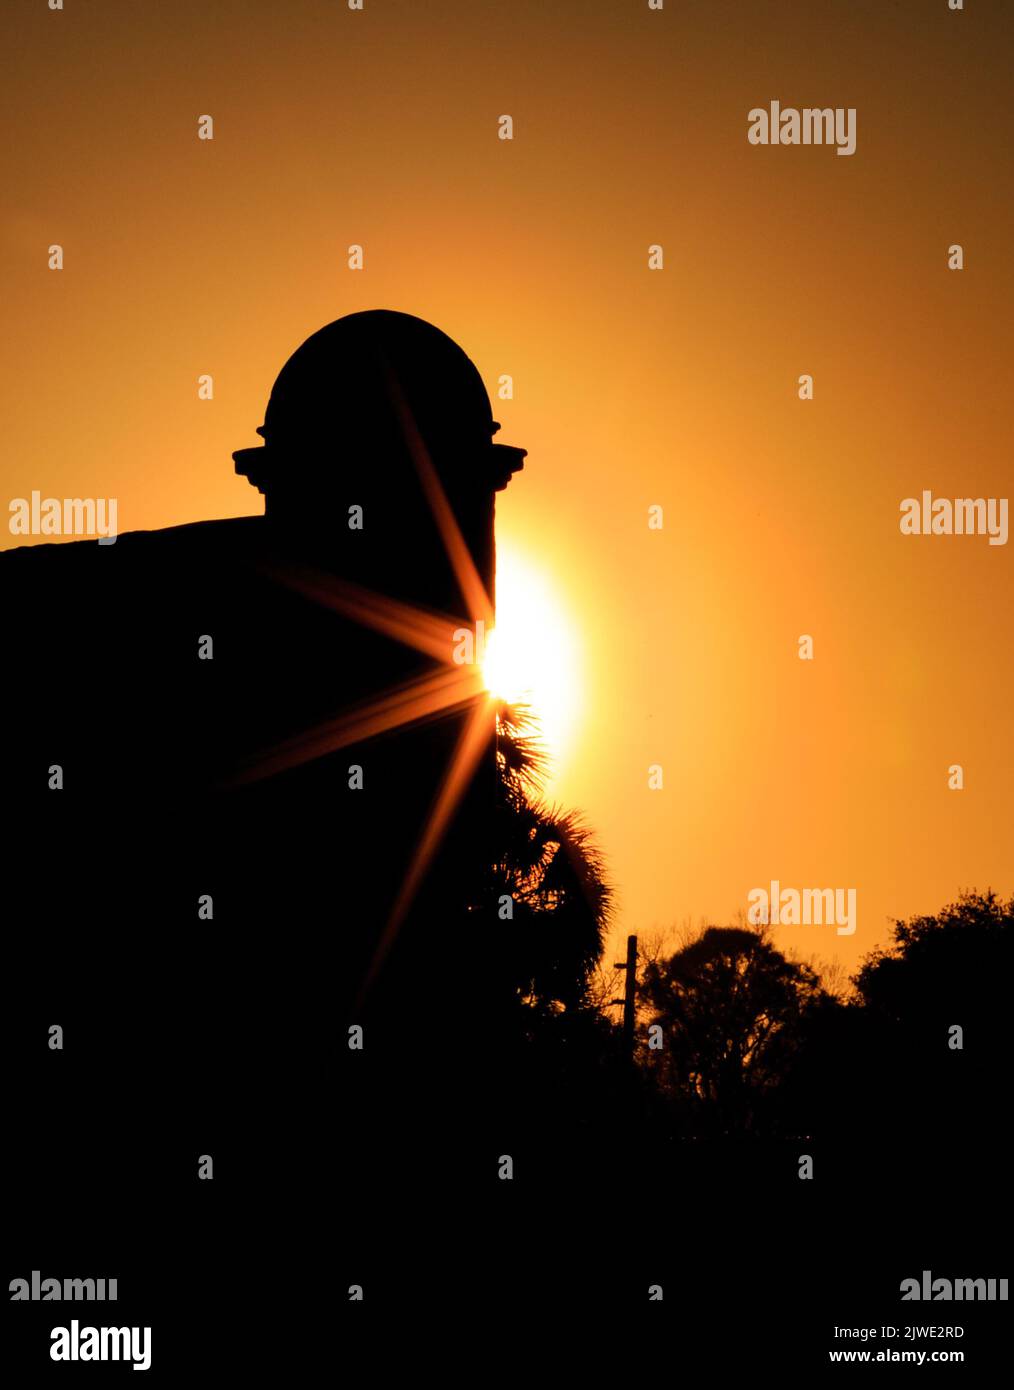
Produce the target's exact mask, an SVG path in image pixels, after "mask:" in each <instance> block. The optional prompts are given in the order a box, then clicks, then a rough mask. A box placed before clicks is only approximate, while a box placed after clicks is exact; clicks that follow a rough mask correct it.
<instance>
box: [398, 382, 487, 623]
mask: <svg viewBox="0 0 1014 1390" xmlns="http://www.w3.org/2000/svg"><path fill="white" fill-rule="evenodd" d="M387 384H388V390H389V392H390V395H391V400H392V402H393V404H394V408H395V410H396V411H397V414H398V419H399V421H400V422H401V428H402V432H403V433H404V436H405V442H406V443H407V445H408V448H409V452H410V453H411V455H412V462H413V463H414V464H415V467H416V472H417V473H418V474H419V481H420V482H421V483H422V488H423V492H424V493H425V495H426V500H427V502H428V503H429V505H430V510H431V511H432V513H433V519H434V520H435V522H436V524H437V529H438V530H439V532H440V537H441V539H442V541H443V543H444V549H445V551H446V552H447V558H448V560H449V561H450V563H451V568H452V569H453V570H454V577H455V579H456V580H457V584H458V588H459V590H460V591H461V597H462V598H463V599H464V601H465V607H466V609H467V611H468V613H469V615H470V619H471V621H472V622H473V623H474V622H485V623H488V624H490V625H492V622H493V604H492V601H491V600H490V597H489V595H488V594H487V593H486V588H485V585H484V584H483V582H482V579H481V578H480V577H479V571H478V570H477V569H476V566H475V561H474V560H473V559H472V553H471V551H470V550H469V548H468V546H467V544H466V543H465V538H464V536H463V535H462V534H461V528H460V527H459V526H458V523H457V520H456V518H455V516H454V512H453V510H452V508H451V504H450V502H448V500H447V494H446V493H445V492H444V489H443V487H442V486H441V483H440V479H439V477H438V476H437V470H436V469H435V468H434V467H433V461H432V459H431V458H430V455H429V450H428V449H427V447H426V443H425V441H424V439H423V437H422V435H421V434H420V432H419V427H418V425H417V424H416V422H415V418H414V416H413V414H412V410H411V407H410V406H409V404H408V401H407V400H406V399H405V393H404V392H403V391H402V389H401V384H400V383H399V381H398V379H397V377H396V376H395V374H394V371H393V370H392V368H391V367H390V366H389V367H388V368H387Z"/></svg>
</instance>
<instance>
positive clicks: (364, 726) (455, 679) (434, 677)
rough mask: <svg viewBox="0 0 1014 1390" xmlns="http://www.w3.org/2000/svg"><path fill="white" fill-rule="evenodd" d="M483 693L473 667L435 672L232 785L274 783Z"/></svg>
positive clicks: (260, 760) (310, 736) (258, 764)
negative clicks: (266, 780) (291, 771)
mask: <svg viewBox="0 0 1014 1390" xmlns="http://www.w3.org/2000/svg"><path fill="white" fill-rule="evenodd" d="M481 691H482V680H481V675H480V672H479V671H478V669H477V668H476V667H474V666H452V667H451V668H450V669H441V670H439V671H435V672H431V673H429V674H427V675H425V676H421V677H419V678H417V679H416V680H414V681H410V682H408V683H407V684H405V685H403V686H398V687H396V688H395V689H393V690H389V691H386V692H384V694H382V695H380V696H378V697H377V698H376V699H373V700H370V701H368V702H367V703H365V704H363V705H361V706H359V707H358V708H356V709H352V710H347V711H345V712H343V713H342V714H340V715H337V716H336V717H335V718H334V719H332V720H328V721H326V722H325V723H322V724H318V725H316V726H315V727H314V728H312V729H307V730H305V731H304V732H302V733H299V734H296V735H295V736H294V737H293V738H291V739H286V740H285V741H284V742H283V743H280V744H277V745H276V746H275V747H273V748H270V749H267V750H266V751H265V752H263V753H262V754H260V755H259V756H258V757H256V759H255V760H254V761H252V762H251V763H250V764H248V765H247V766H246V767H245V768H243V769H242V770H241V771H240V772H239V773H238V774H237V775H236V777H235V778H233V780H232V782H231V783H230V785H232V786H242V785H245V784H247V783H250V782H258V781H261V780H262V779H263V778H265V777H274V776H276V775H277V774H278V773H279V772H287V771H289V769H291V768H294V767H299V766H301V765H302V764H303V763H307V762H311V761H313V760H314V759H315V758H322V757H325V756H327V754H329V753H335V752H337V751H338V749H339V748H346V747H348V745H349V744H353V743H363V742H365V741H366V740H367V739H371V738H376V737H377V736H378V735H380V734H384V733H388V732H390V731H391V730H392V729H399V728H403V727H407V726H408V725H410V724H418V723H420V722H422V721H423V720H426V719H432V718H433V717H434V716H435V715H438V714H443V713H446V712H449V711H450V710H452V709H454V708H455V707H457V706H460V705H463V704H466V703H468V702H469V701H470V700H473V699H474V698H475V697H476V695H478V694H480V693H481Z"/></svg>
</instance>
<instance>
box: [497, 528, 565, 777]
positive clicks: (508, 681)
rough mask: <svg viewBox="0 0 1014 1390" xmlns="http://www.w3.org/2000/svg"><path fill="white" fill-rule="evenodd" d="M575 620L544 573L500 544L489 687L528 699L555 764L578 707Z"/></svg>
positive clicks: (514, 699)
mask: <svg viewBox="0 0 1014 1390" xmlns="http://www.w3.org/2000/svg"><path fill="white" fill-rule="evenodd" d="M577 668H578V661H577V649H576V643H575V640H574V628H573V624H572V622H571V621H570V620H569V618H568V617H567V615H566V614H565V612H564V610H563V608H562V606H561V605H560V602H559V600H558V598H557V596H556V595H555V594H554V592H553V590H552V587H551V585H550V583H549V581H548V580H547V578H546V576H545V575H544V574H541V573H540V572H539V571H538V570H537V569H535V568H534V567H533V566H532V565H531V564H530V563H529V561H528V560H527V558H526V557H524V556H522V555H521V554H519V553H518V552H517V551H516V550H513V549H509V548H508V547H506V546H501V547H500V548H499V549H498V551H497V562H496V628H495V630H494V631H493V632H492V633H491V634H490V636H489V637H488V639H487V641H486V652H485V657H484V659H483V663H482V669H483V677H484V679H485V682H486V688H487V690H489V691H490V693H491V694H493V695H495V696H497V697H498V698H499V699H501V700H506V701H507V702H508V703H510V704H526V705H529V706H530V707H531V710H532V713H533V715H534V716H535V718H536V720H537V722H538V733H539V736H540V737H541V739H542V741H543V743H544V744H545V747H546V751H547V752H548V753H549V755H550V757H551V759H552V761H553V763H554V765H555V766H556V767H558V766H559V763H560V760H561V758H562V756H563V754H564V752H565V750H566V746H567V743H568V741H569V736H570V734H571V732H572V730H573V728H574V725H575V722H576V720H577V716H578V712H579V695H578V685H579V682H578V678H577Z"/></svg>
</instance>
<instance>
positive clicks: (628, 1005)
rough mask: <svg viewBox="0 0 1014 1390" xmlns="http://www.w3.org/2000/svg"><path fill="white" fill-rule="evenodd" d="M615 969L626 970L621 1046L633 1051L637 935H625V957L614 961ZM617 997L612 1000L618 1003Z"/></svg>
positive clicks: (630, 1052) (630, 1051) (629, 1051)
mask: <svg viewBox="0 0 1014 1390" xmlns="http://www.w3.org/2000/svg"><path fill="white" fill-rule="evenodd" d="M615 964H616V969H617V970H625V971H626V972H627V979H626V985H625V988H624V991H623V1046H624V1047H625V1048H626V1050H627V1052H628V1054H632V1053H633V1051H634V1008H635V1000H636V991H637V937H636V936H628V937H627V959H626V960H625V961H622V960H618V961H616V963H615ZM619 1002H620V1001H619V999H615V1000H613V1003H615V1004H618V1003H619Z"/></svg>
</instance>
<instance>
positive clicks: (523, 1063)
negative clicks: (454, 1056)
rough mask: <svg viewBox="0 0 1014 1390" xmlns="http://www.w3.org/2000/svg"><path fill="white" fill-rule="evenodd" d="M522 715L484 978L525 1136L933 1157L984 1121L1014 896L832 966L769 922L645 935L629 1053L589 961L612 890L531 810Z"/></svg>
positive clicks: (597, 859)
mask: <svg viewBox="0 0 1014 1390" xmlns="http://www.w3.org/2000/svg"><path fill="white" fill-rule="evenodd" d="M533 730H534V723H533V721H532V719H531V716H530V714H529V713H528V712H527V711H525V710H523V709H521V710H518V709H516V708H515V709H508V708H506V707H502V708H501V709H500V712H499V734H498V760H499V769H500V784H501V797H500V805H499V811H498V815H499V824H498V834H497V844H498V854H499V862H498V863H497V864H496V865H495V867H494V873H493V876H492V882H491V885H490V890H489V891H490V902H489V903H488V904H486V909H487V911H492V909H493V908H494V906H495V903H496V902H497V901H502V897H501V895H503V894H504V893H508V894H510V895H511V896H512V899H513V904H514V906H513V920H511V921H509V922H504V923H502V924H501V931H500V932H499V933H498V935H497V949H496V953H495V957H494V964H493V969H494V971H495V973H496V976H497V978H498V979H499V980H500V981H501V983H502V992H501V996H500V998H501V1006H502V1013H501V1017H500V1018H499V1019H498V1020H497V1029H498V1030H499V1035H500V1037H501V1039H502V1040H503V1042H504V1046H505V1048H506V1053H505V1055H504V1057H503V1058H502V1061H503V1070H502V1075H501V1078H500V1084H501V1086H502V1087H503V1088H504V1089H505V1090H506V1091H510V1090H511V1089H512V1088H513V1090H514V1098H515V1102H516V1105H517V1110H518V1115H519V1116H520V1117H522V1122H523V1123H525V1122H526V1123H527V1124H528V1125H529V1126H530V1132H531V1133H532V1134H537V1135H538V1136H539V1139H540V1141H541V1142H542V1143H543V1144H544V1143H545V1140H546V1139H547V1137H551V1136H554V1135H555V1136H556V1137H557V1140H558V1143H559V1145H560V1146H562V1147H563V1148H566V1147H567V1145H568V1144H570V1143H572V1142H573V1141H574V1139H575V1137H577V1138H580V1137H582V1136H584V1137H585V1138H591V1137H592V1136H597V1138H598V1139H600V1140H602V1139H604V1140H605V1142H607V1143H608V1144H610V1145H613V1146H615V1139H616V1135H617V1134H618V1133H625V1134H627V1135H636V1136H638V1137H639V1139H641V1140H648V1141H651V1142H655V1143H662V1144H664V1145H669V1146H672V1145H677V1146H681V1145H682V1146H686V1145H693V1144H705V1145H708V1144H710V1145H714V1144H715V1143H718V1144H720V1145H724V1146H726V1147H727V1146H728V1145H729V1144H730V1143H732V1144H736V1143H740V1144H742V1143H747V1144H749V1143H751V1142H755V1143H764V1142H775V1143H777V1142H778V1141H785V1140H790V1139H791V1140H796V1139H806V1140H807V1141H808V1143H809V1144H810V1145H811V1146H812V1145H813V1144H819V1143H822V1142H827V1143H829V1144H833V1145H835V1146H836V1147H837V1149H838V1150H839V1151H842V1150H843V1149H847V1148H848V1147H849V1146H850V1145H853V1146H854V1145H859V1146H862V1145H865V1144H868V1142H869V1141H870V1139H871V1138H873V1137H876V1139H877V1140H878V1141H879V1142H881V1143H883V1144H885V1145H887V1146H889V1147H890V1148H891V1149H892V1150H893V1151H896V1150H898V1149H903V1150H908V1151H912V1152H914V1151H916V1150H920V1149H925V1148H926V1146H927V1145H929V1146H930V1148H931V1149H932V1151H933V1152H934V1154H935V1155H936V1157H937V1158H938V1159H941V1160H942V1156H943V1155H945V1154H946V1152H949V1151H950V1150H952V1149H953V1150H955V1151H956V1150H958V1149H960V1148H962V1147H964V1146H967V1143H968V1139H969V1136H970V1135H975V1136H977V1137H978V1138H979V1139H980V1140H981V1141H982V1142H983V1143H987V1142H990V1139H991V1137H992V1136H995V1135H998V1134H1000V1133H1001V1132H1002V1131H1003V1127H1004V1122H1003V1120H1002V1117H1001V1107H1000V1106H999V1104H998V1097H999V1096H1001V1095H1002V1094H1003V1092H1004V1089H1005V1085H1006V1080H1007V1075H1008V1068H1009V1060H1008V1045H1009V1044H1008V1031H1009V1030H1008V1028H1007V1026H1006V1024H1005V1023H1004V1016H1005V1003H1006V999H1007V997H1008V992H1009V980H1010V975H1011V966H1012V955H1014V896H1012V897H1011V898H1010V899H1008V900H1006V901H1005V900H1004V899H1003V898H1002V897H1000V896H999V895H998V894H997V893H995V892H994V891H993V890H992V889H987V890H985V891H981V892H980V891H968V892H964V893H962V894H961V895H960V897H959V898H958V900H957V901H956V902H953V903H951V904H948V905H946V906H945V907H943V908H942V909H941V910H940V911H939V912H936V913H934V914H932V915H925V916H918V917H914V918H911V919H909V920H899V921H896V922H895V925H894V928H893V932H892V935H891V938H890V941H889V943H888V944H887V945H885V946H882V947H878V948H877V949H875V950H874V951H872V952H871V953H870V954H869V955H868V956H867V957H866V959H865V960H864V962H863V963H862V966H861V968H860V969H859V970H858V972H857V973H856V974H855V975H854V976H853V977H852V978H851V979H847V978H845V977H844V976H843V973H842V971H841V969H840V967H836V966H831V967H828V966H824V965H820V964H819V963H806V962H804V961H801V960H796V959H793V958H792V957H791V956H790V955H789V954H787V953H786V952H784V951H782V950H780V949H779V947H778V946H776V945H775V942H774V940H773V936H772V933H771V930H770V928H768V927H763V926H761V927H748V926H745V925H742V924H737V925H733V926H711V925H709V926H702V927H701V928H699V929H698V930H696V931H694V930H690V929H687V930H685V931H684V932H683V934H682V939H678V940H672V939H670V934H665V935H662V936H658V937H656V938H654V939H649V940H648V941H647V942H646V943H644V944H645V945H646V947H647V949H646V951H644V952H642V958H641V963H640V967H639V970H638V979H637V990H636V999H637V1028H636V1035H635V1047H634V1050H633V1053H632V1054H631V1053H630V1052H629V1050H628V1049H627V1048H626V1047H625V1045H624V1041H623V1037H622V1030H621V1027H620V1023H619V1018H618V1014H617V1010H616V1009H615V1007H613V1006H614V1005H615V1004H616V1003H617V1002H618V1001H617V1000H616V998H615V995H616V992H617V978H618V976H617V974H616V973H615V972H613V973H611V972H610V970H609V969H608V965H607V964H606V965H603V960H602V956H603V949H604V945H605V942H606V939H607V935H608V931H609V927H610V924H611V921H612V910H613V896H612V893H611V890H610V886H609V884H608V881H607V877H606V871H605V866H604V862H603V859H602V856H601V854H600V853H599V851H598V849H597V847H596V844H595V841H594V837H593V836H592V834H591V832H590V831H589V829H588V827H587V826H586V825H585V823H584V822H583V821H582V819H581V818H580V817H579V816H577V815H575V814H573V813H569V814H568V813H562V812H560V811H559V810H558V809H556V808H553V807H550V806H548V805H547V804H546V803H545V801H544V799H543V798H542V795H541V787H542V779H543V772H544V768H543V762H542V757H541V753H540V748H539V744H538V740H537V738H536V737H535V735H534V732H533Z"/></svg>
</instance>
